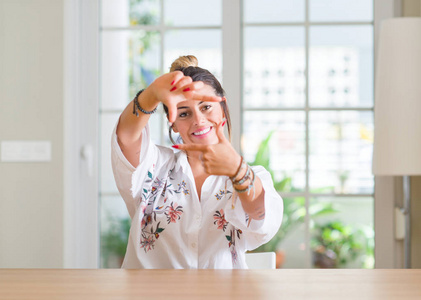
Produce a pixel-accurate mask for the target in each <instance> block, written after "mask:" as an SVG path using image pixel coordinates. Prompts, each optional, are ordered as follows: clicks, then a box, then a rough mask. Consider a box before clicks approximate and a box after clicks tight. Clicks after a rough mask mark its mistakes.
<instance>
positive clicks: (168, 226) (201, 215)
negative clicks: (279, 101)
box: [111, 125, 283, 269]
mask: <svg viewBox="0 0 421 300" xmlns="http://www.w3.org/2000/svg"><path fill="white" fill-rule="evenodd" d="M111 143H112V146H111V147H112V151H111V158H112V167H113V173H114V178H115V181H116V184H117V187H118V189H119V192H120V194H121V196H122V198H123V199H124V201H125V203H126V206H127V209H128V212H129V214H130V217H131V219H132V223H131V229H130V235H129V241H128V245H127V251H126V256H125V258H124V262H123V265H122V268H128V269H137V268H141V269H170V268H171V269H173V268H176V269H198V268H199V269H206V268H213V269H245V268H247V265H246V263H245V251H247V250H252V249H255V248H257V247H258V246H260V245H262V244H264V243H266V242H268V241H269V240H270V239H271V238H272V237H273V236H274V235H275V233H276V232H277V231H278V229H279V227H280V225H281V222H282V213H283V201H282V199H281V197H280V196H279V194H278V193H277V192H276V191H275V189H274V187H273V183H272V179H271V177H270V174H269V172H267V171H266V170H265V169H264V168H263V167H260V166H256V167H253V170H254V172H255V174H256V175H257V176H259V178H260V180H261V181H262V185H263V189H264V192H265V209H266V213H265V218H264V220H251V222H250V223H249V222H248V221H249V220H248V215H247V214H246V213H245V212H244V210H243V208H242V206H241V201H240V200H239V199H238V198H237V197H235V195H233V187H232V184H231V181H230V180H229V179H228V177H227V176H214V175H210V176H209V177H208V178H207V179H206V180H205V182H204V183H203V186H202V190H201V197H200V198H199V197H198V195H197V190H196V186H195V181H194V177H193V173H192V170H191V168H190V165H189V163H188V160H187V156H186V154H185V153H184V152H182V151H180V152H177V153H174V151H173V150H172V149H170V148H167V147H162V146H157V145H154V144H153V143H151V141H150V133H149V125H147V126H146V127H145V129H144V130H143V132H142V147H141V152H140V160H139V161H140V164H139V166H138V167H137V168H134V167H133V166H132V165H131V164H130V163H129V161H128V160H127V159H126V158H125V157H124V155H123V153H122V152H121V149H120V147H119V145H118V142H117V136H116V129H114V132H113V135H112V142H111ZM233 197H234V199H233Z"/></svg>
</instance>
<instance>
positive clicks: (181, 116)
mask: <svg viewBox="0 0 421 300" xmlns="http://www.w3.org/2000/svg"><path fill="white" fill-rule="evenodd" d="M178 116H179V117H180V118H184V117H187V113H185V112H183V113H181V114H179V115H178Z"/></svg>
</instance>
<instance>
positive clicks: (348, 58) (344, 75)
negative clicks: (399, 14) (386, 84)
mask: <svg viewBox="0 0 421 300" xmlns="http://www.w3.org/2000/svg"><path fill="white" fill-rule="evenodd" d="M373 68H374V64H373V26H371V25H358V26H357V25H355V26H312V27H311V28H310V62H309V101H310V105H311V106H315V107H371V106H373Z"/></svg>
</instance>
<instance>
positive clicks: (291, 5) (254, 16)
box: [244, 0, 305, 23]
mask: <svg viewBox="0 0 421 300" xmlns="http://www.w3.org/2000/svg"><path fill="white" fill-rule="evenodd" d="M304 16H305V3H304V0H245V1H244V20H245V22H247V23H270V22H278V23H279V22H304Z"/></svg>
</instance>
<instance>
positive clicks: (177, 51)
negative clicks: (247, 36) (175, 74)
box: [164, 29, 222, 80]
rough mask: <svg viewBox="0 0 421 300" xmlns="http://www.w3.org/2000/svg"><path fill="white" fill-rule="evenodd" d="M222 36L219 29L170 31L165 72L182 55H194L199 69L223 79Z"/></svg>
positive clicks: (166, 38)
mask: <svg viewBox="0 0 421 300" xmlns="http://www.w3.org/2000/svg"><path fill="white" fill-rule="evenodd" d="M221 40H222V36H221V30H219V29H195V30H193V29H191V30H170V31H168V32H167V33H166V34H165V53H164V72H169V70H170V66H171V63H172V62H173V61H174V60H175V59H177V58H178V57H179V56H182V55H194V56H196V58H197V60H198V61H199V67H201V68H204V69H207V70H209V71H210V72H211V73H212V74H214V75H215V76H216V78H218V79H219V80H221V78H222V44H221Z"/></svg>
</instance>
